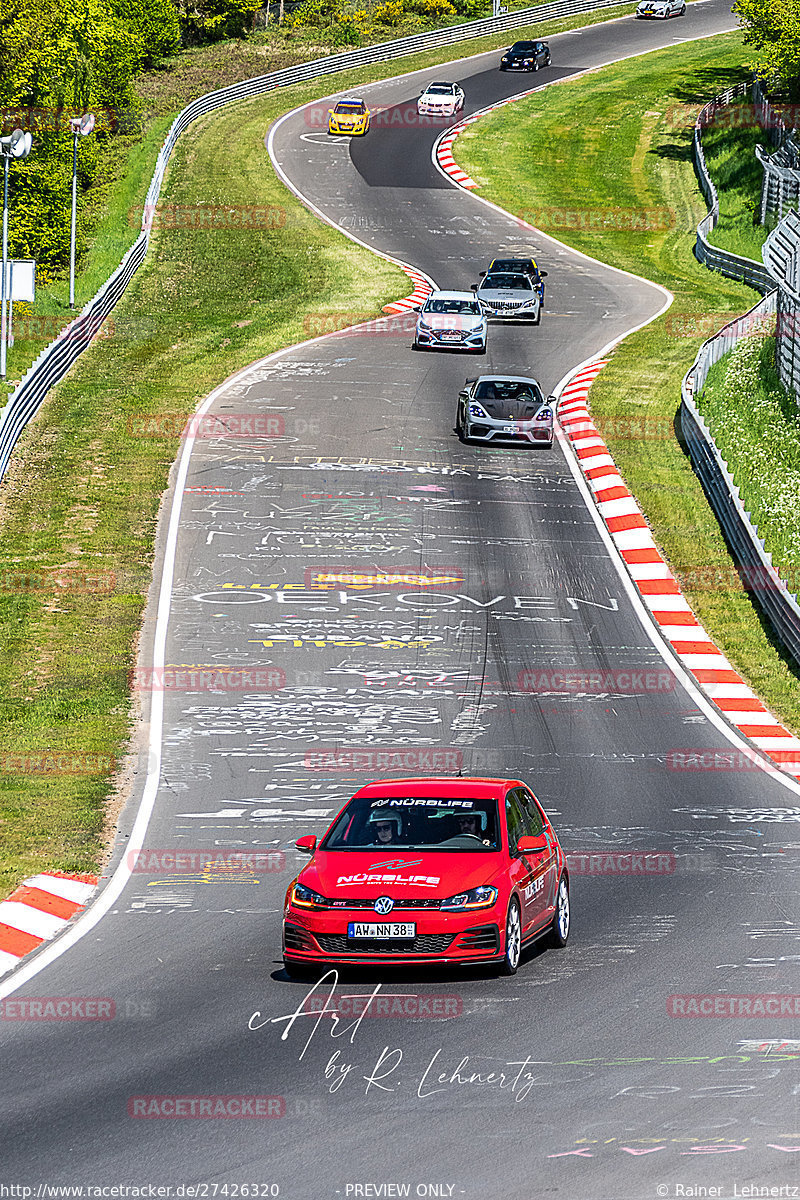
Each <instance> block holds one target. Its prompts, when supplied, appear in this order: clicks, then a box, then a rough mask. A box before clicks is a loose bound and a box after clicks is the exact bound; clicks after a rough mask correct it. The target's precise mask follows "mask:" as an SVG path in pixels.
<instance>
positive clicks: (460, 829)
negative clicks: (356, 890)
mask: <svg viewBox="0 0 800 1200" xmlns="http://www.w3.org/2000/svg"><path fill="white" fill-rule="evenodd" d="M497 830H498V821H497V803H496V801H494V800H463V799H460V798H452V799H448V798H443V797H439V796H437V797H429V796H417V795H415V796H392V797H391V798H387V797H386V796H379V797H375V798H370V797H366V796H365V797H360V798H359V797H355V798H354V799H352V800H351V801H350V803H349V804H348V806H347V808H346V809H345V810H344V812H343V813H342V814H341V816H340V817H339V819H338V821H337V822H336V824H335V825H334V826H333V828H332V829H331V831H330V833H329V834H328V836H327V837H326V838H325V839H324V840H323V842H322V844H321V846H320V849H321V850H375V849H376V848H377V847H382V846H386V847H388V848H389V849H394V848H398V849H402V850H441V851H454V852H458V851H460V852H462V853H463V852H465V851H470V852H473V853H474V852H475V851H482V850H497V849H499V845H500V843H499V840H498V833H497Z"/></svg>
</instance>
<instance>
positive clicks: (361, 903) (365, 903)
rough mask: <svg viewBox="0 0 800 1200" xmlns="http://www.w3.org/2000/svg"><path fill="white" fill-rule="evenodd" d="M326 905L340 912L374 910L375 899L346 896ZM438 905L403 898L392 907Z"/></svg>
mask: <svg viewBox="0 0 800 1200" xmlns="http://www.w3.org/2000/svg"><path fill="white" fill-rule="evenodd" d="M328 903H329V904H330V906H331V908H338V909H340V910H341V909H343V908H374V907H375V898H374V897H373V898H372V900H364V899H361V898H360V897H359V898H358V899H356V898H354V897H352V896H348V897H347V899H346V900H342V901H341V902H339V901H338V900H331V901H329V902H328ZM439 903H440V902H439V901H438V900H433V899H430V898H427V897H426V898H425V899H420V900H414V899H407V898H404V899H402V900H395V902H394V907H395V908H438V907H439ZM393 911H394V910H393Z"/></svg>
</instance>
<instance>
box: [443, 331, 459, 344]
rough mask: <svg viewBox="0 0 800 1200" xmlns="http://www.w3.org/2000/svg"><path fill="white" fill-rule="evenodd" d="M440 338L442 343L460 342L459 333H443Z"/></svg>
mask: <svg viewBox="0 0 800 1200" xmlns="http://www.w3.org/2000/svg"><path fill="white" fill-rule="evenodd" d="M441 336H442V341H443V342H460V341H461V334H460V333H443V334H442V335H441Z"/></svg>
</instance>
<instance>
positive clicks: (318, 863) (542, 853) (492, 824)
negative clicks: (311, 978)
mask: <svg viewBox="0 0 800 1200" xmlns="http://www.w3.org/2000/svg"><path fill="white" fill-rule="evenodd" d="M296 845H297V848H298V849H299V850H301V851H304V852H305V853H307V854H311V856H312V858H311V862H310V863H308V865H307V866H306V867H304V868H303V870H302V871H301V872H300V874H299V875H298V876H297V878H296V879H295V880H294V882H293V883H292V884H291V885H290V887H289V890H288V891H287V893H286V903H285V910H284V922H283V959H284V963H285V966H286V970H287V973H288V974H289V975H296V976H299V975H302V976H306V975H308V974H309V972H310V969H311V968H318V967H326V966H330V965H334V964H336V963H363V964H365V963H375V964H377V963H389V962H393V963H399V962H402V963H417V964H419V963H430V962H435V963H478V962H496V963H498V964H499V965H500V969H501V971H502V972H503V974H506V975H513V974H514V973H515V972H516V970H517V967H518V966H519V961H520V954H521V952H522V948H523V947H524V946H525V945H527V944H528V943H530V942H533V941H534V940H536V939H537V938H540V937H547V938H549V941H550V943H551V944H552V945H554V946H564V945H565V944H566V941H567V936H568V934H569V922H570V910H569V875H568V873H567V864H566V858H565V856H564V852H563V850H562V849H561V846H560V844H559V841H558V838H557V837H556V835H555V832H554V830H553V827H552V825H551V824H550V821H549V820H548V818H547V816H546V815H545V812H544V810H543V809H542V807H541V805H540V804H539V802H538V800H537V799H536V797H535V796H534V795H533V793H532V792H531V791H530V790H529V789H528V788H527V787H526V786H525V784H524V783H522V782H521V781H520V780H519V779H460V778H452V779H451V778H442V777H439V778H434V779H390V780H385V781H384V782H382V783H370V784H368V785H367V786H366V787H363V788H361V790H360V791H358V792H356V794H355V796H353V798H352V799H351V800H349V801H348V803H347V804H346V805H345V807H344V808H343V809H342V811H341V812H340V813H339V815H338V817H337V818H336V819H335V821H334V822H333V824H332V825H331V827H330V829H329V830H328V832H327V833H326V834H325V836H324V837H323V838H322V840H321V841H320V842H319V844H317V839H316V838H315V837H313V836H309V837H302V838H300V839H299V840H298V841H297V843H296Z"/></svg>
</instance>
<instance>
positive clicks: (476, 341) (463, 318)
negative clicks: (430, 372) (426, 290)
mask: <svg viewBox="0 0 800 1200" xmlns="http://www.w3.org/2000/svg"><path fill="white" fill-rule="evenodd" d="M487 324H488V322H487V320H486V317H485V316H484V314H483V311H482V309H481V305H480V304H479V303H478V301H477V300H476V298H475V297H474V296H473V294H472V292H431V294H430V296H428V299H427V300H426V301H425V303H424V304H423V306H422V309H421V310H420V314H419V316H418V317H417V328H416V330H415V331H414V345H413V349H414V350H433V349H434V348H438V349H441V350H471V351H472V352H473V354H485V353H486V330H487Z"/></svg>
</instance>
